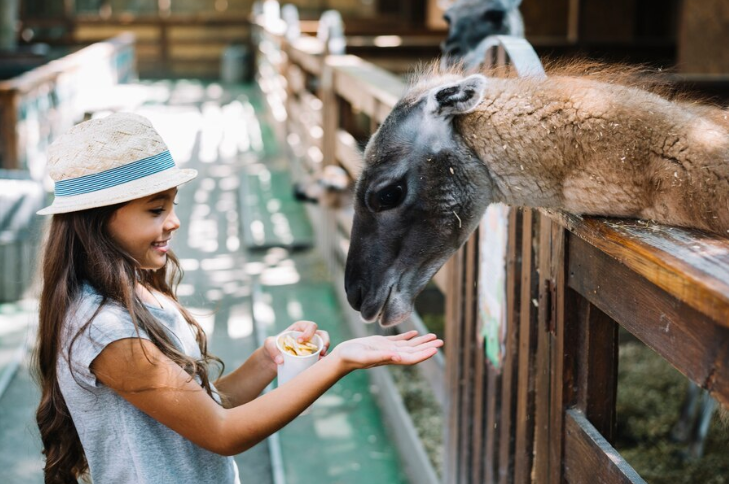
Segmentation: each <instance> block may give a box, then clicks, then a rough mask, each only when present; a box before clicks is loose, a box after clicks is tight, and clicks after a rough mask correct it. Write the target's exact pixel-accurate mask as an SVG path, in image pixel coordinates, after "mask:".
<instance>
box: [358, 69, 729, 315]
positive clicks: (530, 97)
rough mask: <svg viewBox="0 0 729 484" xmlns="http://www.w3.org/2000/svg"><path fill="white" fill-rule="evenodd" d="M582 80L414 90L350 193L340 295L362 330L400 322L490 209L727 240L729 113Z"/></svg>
mask: <svg viewBox="0 0 729 484" xmlns="http://www.w3.org/2000/svg"><path fill="white" fill-rule="evenodd" d="M593 67H594V66H593ZM591 70H593V69H592V67H591V66H589V65H584V66H573V68H572V69H571V70H570V69H567V70H565V71H564V72H562V73H560V72H555V73H553V75H551V76H550V77H546V78H518V79H517V78H496V77H487V76H485V75H482V74H475V75H471V76H468V77H466V76H464V75H463V73H462V72H458V71H457V70H450V71H445V72H443V71H435V72H430V73H426V74H425V75H422V76H421V77H420V80H419V81H416V84H415V85H414V86H413V87H412V88H411V89H409V90H408V92H407V93H406V94H405V96H404V97H403V98H402V99H401V100H400V101H399V102H398V103H397V105H396V106H395V107H394V108H393V110H392V112H391V113H390V114H389V115H388V117H387V118H386V119H385V121H384V122H383V124H382V125H381V126H380V128H379V129H378V130H377V132H376V133H375V134H374V135H373V137H372V138H371V139H370V141H369V143H368V145H367V147H366V149H365V153H364V168H363V171H362V174H361V176H360V178H359V180H358V181H357V185H356V188H355V199H354V204H355V215H354V224H353V228H352V236H351V245H350V249H349V254H348V257H347V265H346V271H345V286H346V292H347V298H348V300H349V303H350V304H351V306H352V307H353V308H354V309H356V310H359V311H360V313H361V316H362V318H363V319H364V320H365V321H370V322H371V321H375V320H379V321H380V324H381V325H383V326H390V325H394V324H397V323H399V322H401V321H403V320H404V319H406V318H407V317H408V316H409V315H410V313H411V311H412V307H413V301H414V299H415V297H416V296H417V295H418V294H419V293H420V291H421V290H422V289H423V287H424V286H425V284H426V283H427V282H428V281H429V280H430V278H431V277H432V276H433V275H434V274H435V273H436V271H437V270H438V269H439V268H440V267H441V266H442V265H443V264H444V263H445V262H446V261H447V260H448V258H449V257H450V256H451V255H452V254H453V252H455V251H456V250H457V249H458V248H459V247H460V246H461V245H462V244H463V243H464V242H465V241H466V240H467V238H468V236H469V235H470V234H471V232H472V231H473V230H474V229H475V228H476V227H477V225H478V223H479V221H480V219H481V216H482V214H483V212H484V210H485V209H486V207H487V206H488V205H489V204H490V203H494V202H502V203H505V204H507V205H513V206H523V207H546V208H552V209H560V210H565V211H569V212H573V213H576V214H585V215H606V216H616V217H630V218H641V219H647V220H652V221H655V222H658V223H662V224H670V225H676V226H685V227H696V228H699V229H704V230H708V231H712V232H715V233H721V234H726V233H727V231H729V120H728V119H727V118H728V117H729V113H727V111H724V110H721V109H718V108H713V107H709V106H703V105H699V104H695V103H691V102H686V101H669V100H668V99H666V97H665V96H663V95H659V94H657V93H654V92H649V91H647V90H643V89H640V88H638V87H635V86H633V85H630V82H629V81H630V80H631V79H632V78H633V77H634V78H635V80H636V81H637V84H638V85H642V84H643V83H644V79H643V78H642V77H641V76H639V75H636V76H628V75H625V76H621V70H622V68H618V69H617V70H614V71H613V72H609V71H599V70H598V71H595V72H594V73H592V74H590V73H589V72H588V73H587V74H585V71H591ZM575 72H577V73H580V75H574V73H575ZM616 79H617V81H616ZM618 81H619V82H618Z"/></svg>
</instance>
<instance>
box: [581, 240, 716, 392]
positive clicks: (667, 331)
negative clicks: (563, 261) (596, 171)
mask: <svg viewBox="0 0 729 484" xmlns="http://www.w3.org/2000/svg"><path fill="white" fill-rule="evenodd" d="M570 247H571V248H572V250H571V252H570V259H569V285H570V287H572V288H573V289H575V290H576V291H577V292H579V293H580V294H581V295H583V296H584V297H585V298H587V299H588V300H589V301H590V302H592V303H593V304H594V305H595V306H597V307H598V308H600V310H601V311H603V312H605V313H606V314H607V315H608V316H610V317H611V318H613V319H614V320H615V321H616V322H618V323H619V324H620V325H621V326H623V327H624V328H625V329H627V330H628V331H630V332H631V333H633V334H634V335H635V336H637V337H638V338H639V339H640V340H642V341H643V342H644V343H646V344H647V345H648V346H650V347H651V348H652V349H653V350H654V351H656V352H657V353H658V354H659V355H661V356H663V358H665V359H666V360H668V362H669V363H671V364H672V365H673V366H674V367H676V369H678V370H679V371H680V372H681V373H683V374H684V375H686V376H687V377H688V378H690V379H691V380H693V381H694V382H696V383H697V384H698V385H699V386H701V387H702V388H706V389H707V390H709V391H710V392H711V394H712V395H713V396H714V397H715V398H716V399H717V400H719V401H720V402H722V403H724V404H725V405H729V386H728V385H726V384H720V382H727V381H729V328H727V327H726V326H722V325H720V324H719V322H717V321H715V320H712V319H710V318H709V317H707V316H706V315H704V314H702V313H700V312H699V311H697V310H696V309H694V308H692V307H691V306H689V305H688V304H687V303H684V302H682V301H680V300H678V299H677V298H675V297H674V296H673V295H671V294H669V293H668V292H666V291H664V290H663V289H661V288H660V287H658V286H657V285H655V284H653V283H651V282H650V281H649V280H648V279H646V278H644V277H642V276H640V275H637V274H635V273H633V272H631V270H630V268H628V267H627V266H626V265H624V264H622V263H620V262H618V261H616V260H615V259H613V258H612V257H610V256H609V255H607V254H605V253H603V252H601V251H600V250H598V249H597V248H595V247H593V246H591V245H590V244H589V243H587V242H585V241H584V240H582V239H580V238H579V237H574V236H573V237H571V239H570ZM722 323H725V322H724V321H722Z"/></svg>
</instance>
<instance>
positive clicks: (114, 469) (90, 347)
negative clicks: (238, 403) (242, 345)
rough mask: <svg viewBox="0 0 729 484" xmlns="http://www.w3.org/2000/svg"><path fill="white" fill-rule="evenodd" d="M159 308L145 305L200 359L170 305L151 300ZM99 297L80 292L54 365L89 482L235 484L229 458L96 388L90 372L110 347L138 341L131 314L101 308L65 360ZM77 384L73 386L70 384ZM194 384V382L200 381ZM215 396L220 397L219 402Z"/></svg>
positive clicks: (184, 324) (88, 290)
mask: <svg viewBox="0 0 729 484" xmlns="http://www.w3.org/2000/svg"><path fill="white" fill-rule="evenodd" d="M155 295H156V297H157V298H158V299H159V301H160V303H161V304H162V306H163V308H155V307H152V306H148V308H149V310H150V311H151V313H152V315H153V316H155V317H156V318H157V319H158V320H159V321H160V322H162V323H163V324H164V326H165V327H166V328H167V329H169V331H170V333H171V334H172V338H171V339H172V340H173V341H174V342H175V344H176V345H177V346H178V348H179V349H180V350H182V351H184V352H185V354H187V355H189V356H192V357H195V358H199V357H200V349H199V347H198V345H197V342H196V341H195V336H194V334H193V332H192V328H190V326H189V325H188V324H187V321H185V319H184V318H183V317H182V314H181V313H180V312H179V310H178V309H177V308H176V307H175V305H174V302H173V301H171V300H170V299H168V298H166V297H164V296H162V295H161V294H158V293H157V294H155ZM100 302H101V297H100V296H99V295H98V294H96V293H95V291H94V290H93V289H92V288H91V287H90V286H88V285H85V286H84V288H83V292H82V294H81V297H80V298H79V299H78V300H77V301H76V303H75V305H74V306H73V307H72V308H71V310H70V311H69V315H68V317H67V324H66V331H65V332H64V335H63V345H62V350H61V354H60V355H59V359H58V382H59V385H60V387H61V393H62V394H63V398H64V399H65V400H66V405H67V406H68V410H69V411H70V413H71V417H72V418H73V422H74V425H75V426H76V430H77V431H78V435H79V437H80V438H81V444H82V445H83V448H84V452H85V453H86V459H87V461H88V463H89V469H90V471H91V478H92V480H93V481H94V482H95V483H100V484H117V483H119V484H121V483H124V484H126V483H149V484H160V483H175V484H183V483H190V484H203V483H210V484H228V483H235V484H237V483H239V482H240V481H239V478H238V468H237V467H236V465H235V462H234V460H233V458H232V457H225V456H222V455H218V454H215V453H213V452H210V451H208V450H205V449H203V448H202V447H199V446H198V445H196V444H194V443H192V442H191V441H190V440H188V439H186V438H185V437H183V436H181V435H180V434H178V433H176V432H174V431H173V430H171V429H169V428H167V427H165V426H164V425H162V424H161V423H159V422H158V421H156V420H155V419H153V418H151V417H149V416H148V415H146V414H145V413H143V412H142V411H140V410H138V409H137V408H136V407H134V406H133V405H132V404H130V403H129V402H127V401H126V400H124V399H123V398H122V397H120V396H119V395H118V394H117V393H116V392H115V391H113V390H112V389H110V388H109V387H107V386H105V385H104V384H102V383H101V382H99V381H98V380H97V379H96V377H95V376H94V375H93V373H91V370H90V369H89V367H90V365H91V362H93V361H94V359H95V358H96V357H97V356H98V355H99V353H101V350H103V349H104V348H105V347H106V346H107V345H108V344H110V343H112V342H114V341H117V340H120V339H125V338H137V337H142V338H145V339H149V337H148V336H147V335H146V334H145V333H144V332H142V331H141V330H140V333H139V336H138V335H137V332H136V330H135V329H134V325H133V323H132V320H131V318H130V317H129V313H128V312H127V311H126V310H125V309H123V308H122V307H120V306H119V305H117V304H114V303H108V302H107V304H105V305H104V307H103V308H102V309H101V311H100V312H99V314H98V315H97V316H96V317H95V318H94V320H93V322H92V323H91V324H90V325H89V326H88V328H87V329H85V330H84V331H83V333H82V334H81V335H80V336H79V337H78V338H76V341H75V342H74V344H73V348H72V353H71V362H72V366H73V369H74V371H73V376H72V375H71V372H70V371H69V365H68V361H67V357H68V344H70V342H71V337H72V336H73V335H75V334H76V333H77V331H78V329H79V328H81V326H82V325H83V324H84V323H85V322H86V321H88V320H89V318H90V317H91V316H92V315H93V313H94V311H95V310H96V309H97V308H98V307H99V304H100ZM74 377H75V379H74ZM198 381H199V380H198ZM216 397H217V395H216Z"/></svg>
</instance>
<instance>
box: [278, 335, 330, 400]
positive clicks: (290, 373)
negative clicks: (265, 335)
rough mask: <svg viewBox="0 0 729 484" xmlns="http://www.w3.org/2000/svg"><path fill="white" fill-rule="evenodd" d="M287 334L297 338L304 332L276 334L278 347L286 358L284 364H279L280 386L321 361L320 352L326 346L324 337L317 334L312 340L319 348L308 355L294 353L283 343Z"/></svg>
mask: <svg viewBox="0 0 729 484" xmlns="http://www.w3.org/2000/svg"><path fill="white" fill-rule="evenodd" d="M287 334H290V335H291V337H292V338H294V339H295V340H296V339H297V338H298V337H299V336H300V335H301V334H302V332H301V331H284V332H283V333H281V334H279V335H278V336H276V347H277V348H278V350H279V351H280V352H281V355H282V356H283V359H284V362H283V365H278V385H279V386H281V385H283V384H284V383H286V382H287V381H289V380H291V379H292V378H293V377H295V376H296V375H298V374H299V373H301V372H302V371H304V370H306V369H307V368H309V367H310V366H311V365H313V364H314V363H316V362H317V361H319V353H321V350H322V348H323V347H324V342H323V341H322V339H321V338H320V337H319V335H318V334H315V335H314V336H313V337H312V338H311V340H310V342H311V343H313V344H315V345H316V346H317V350H316V351H315V352H314V353H312V354H310V355H306V356H296V355H292V354H290V353H287V352H286V351H284V349H283V345H282V344H281V340H282V339H283V337H284V336H286V335H287Z"/></svg>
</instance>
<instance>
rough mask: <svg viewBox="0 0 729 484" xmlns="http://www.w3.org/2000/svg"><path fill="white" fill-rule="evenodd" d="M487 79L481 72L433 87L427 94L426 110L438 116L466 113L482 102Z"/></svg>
mask: <svg viewBox="0 0 729 484" xmlns="http://www.w3.org/2000/svg"><path fill="white" fill-rule="evenodd" d="M486 84H487V80H486V78H485V77H484V76H482V75H481V74H474V75H472V76H468V77H467V78H465V79H463V80H460V81H458V82H454V83H453V84H446V85H444V86H438V87H436V88H433V89H431V90H430V91H429V92H428V94H427V96H428V99H427V101H426V111H427V112H428V113H431V114H435V115H436V116H454V115H456V114H464V113H467V112H469V111H471V110H472V109H474V108H475V107H476V106H478V105H479V104H480V103H481V99H483V91H484V89H486Z"/></svg>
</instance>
